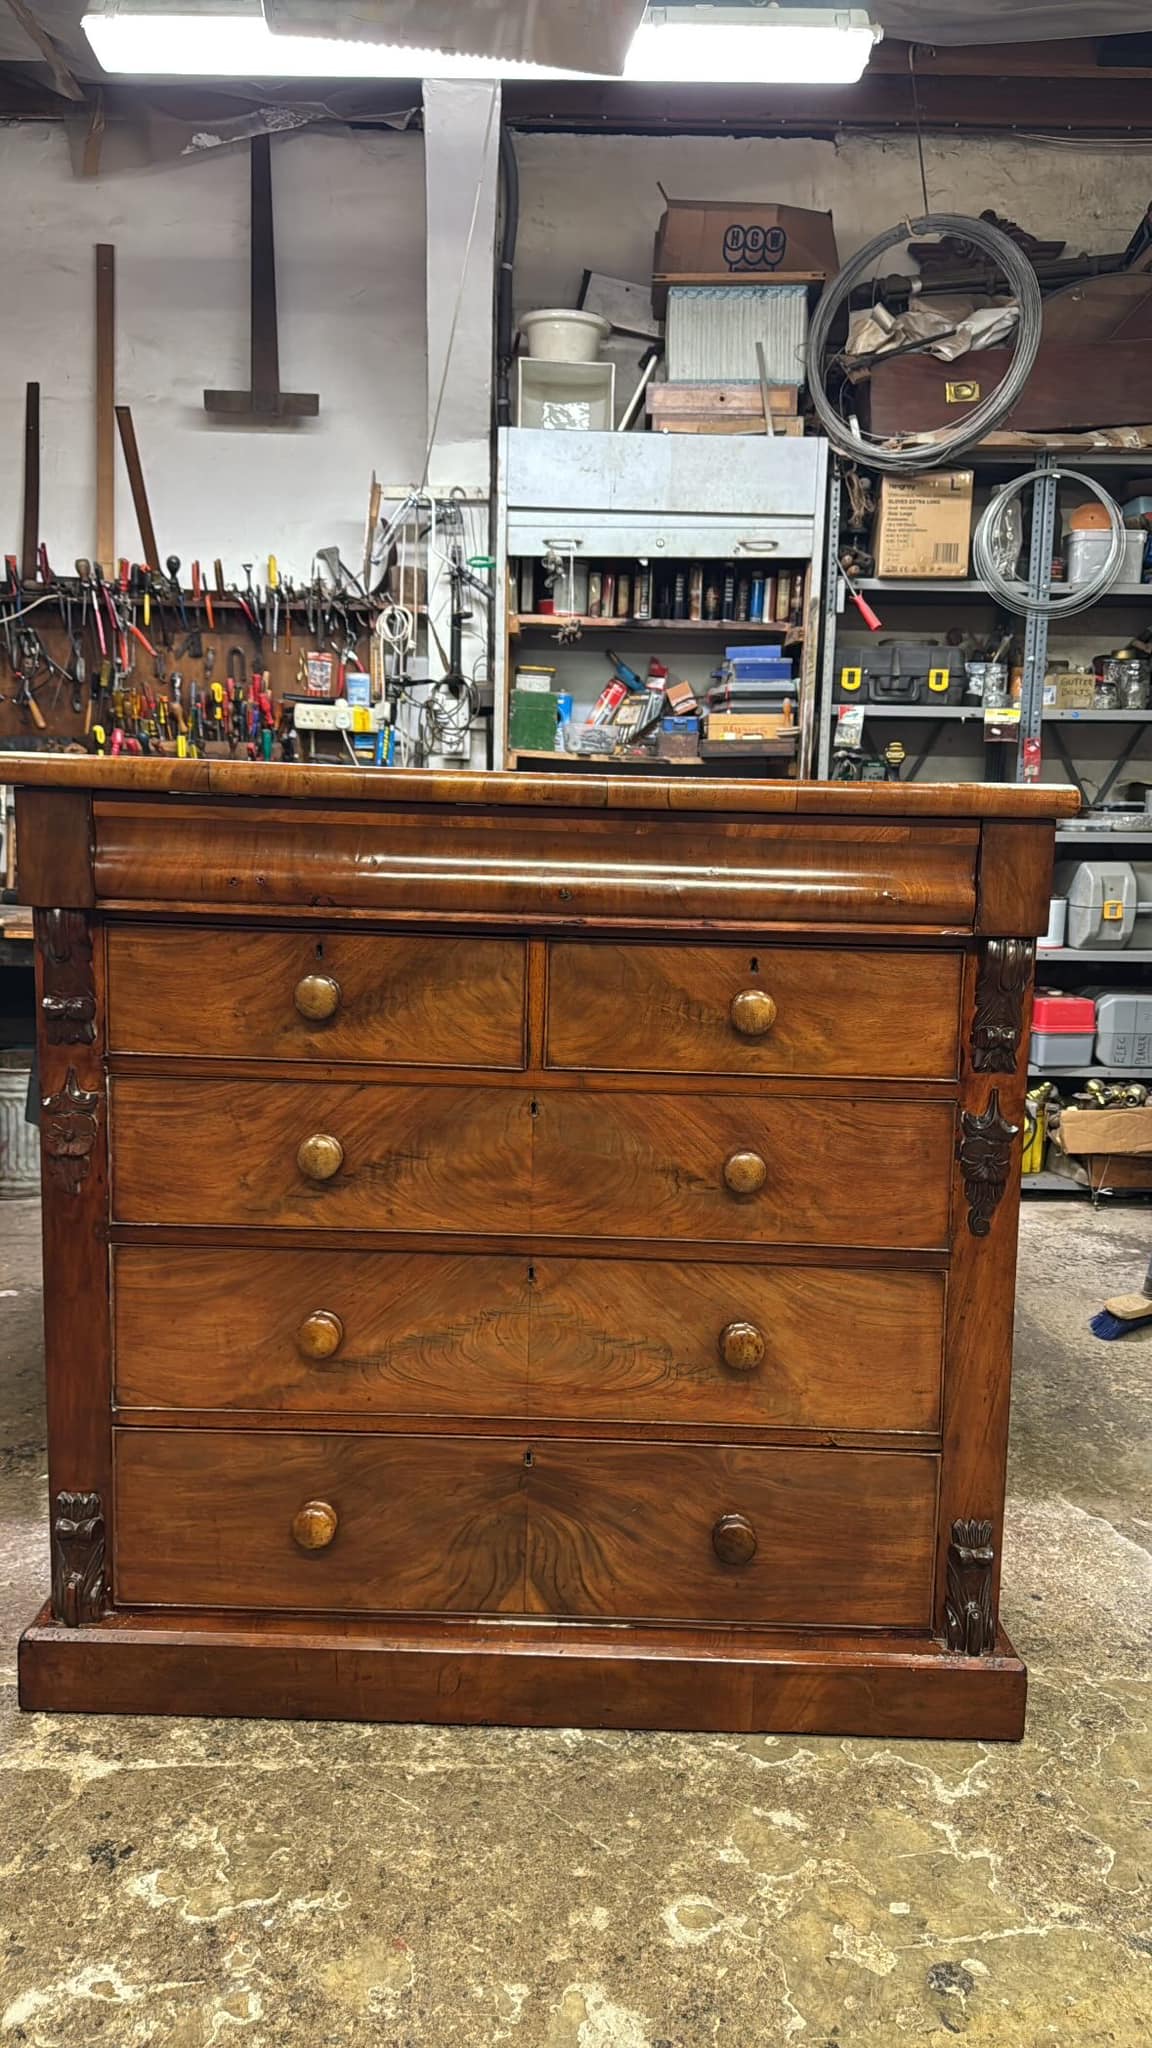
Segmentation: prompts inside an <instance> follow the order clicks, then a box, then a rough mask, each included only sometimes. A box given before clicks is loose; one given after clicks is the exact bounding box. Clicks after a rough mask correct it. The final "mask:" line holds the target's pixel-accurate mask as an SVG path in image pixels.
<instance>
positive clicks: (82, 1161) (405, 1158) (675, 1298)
mask: <svg viewBox="0 0 1152 2048" xmlns="http://www.w3.org/2000/svg"><path fill="white" fill-rule="evenodd" d="M5 773H6V775H8V776H10V778H11V779H12V780H14V781H15V782H16V783H17V784H18V785H20V788H19V796H18V813H17V836H18V849H19V861H20V886H21V893H22V896H23V898H24V900H26V901H29V902H31V903H32V904H33V905H34V907H35V914H36V928H37V977H38V983H37V990H38V1003H39V1069H40V1093H41V1142H42V1159H43V1178H44V1247H45V1320H46V1326H47V1347H48V1403H49V1437H50V1477H51V1517H52V1526H51V1545H52V1599H51V1603H50V1605H49V1607H47V1608H46V1609H45V1610H44V1612H43V1614H42V1615H41V1616H40V1617H39V1618H38V1619H37V1620H36V1621H35V1623H34V1624H33V1625H32V1627H31V1628H30V1629H29V1630H28V1631H27V1633H26V1634H25V1636H24V1639H23V1642H22V1645H21V1662H20V1671H21V1698H22V1701H23V1703H24V1705H25V1706H28V1707H35V1708H57V1709H69V1710H91V1711H100V1712H118V1711H123V1712H137V1713H138V1712H145V1713H154V1712H179V1713H204V1714H255V1715H301V1716H320V1717H323V1716H331V1717H346V1718H359V1719H373V1718H379V1719H386V1720H409V1719H411V1720H433V1721H436V1720H443V1721H474V1722H475V1721H479V1722H483V1721H504V1722H523V1723H535V1724H565V1723H570V1724H584V1725H593V1726H595V1725H600V1726H623V1727H627V1726H636V1727H668V1728H702V1729H732V1730H756V1729H761V1730H812V1731H823V1732H829V1733H833V1732H838V1733H879V1734H889V1735H924V1736H948V1735H962V1736H982V1737H995V1736H1016V1735H1019V1733H1020V1732H1021V1728H1022V1725H1023V1714H1024V1691H1025V1674H1024V1669H1023V1666H1022V1665H1021V1664H1020V1662H1019V1661H1018V1660H1017V1658H1016V1657H1015V1655H1014V1653H1013V1651H1012V1648H1011V1645H1010V1644H1009V1642H1008V1641H1007V1640H1006V1638H1005V1636H1004V1634H1003V1632H1002V1631H1001V1629H1000V1627H999V1624H998V1586H999V1576H1000V1564H1001V1553H1002V1548H1003V1501H1004V1455H1005V1439H1006V1433H1007V1423H1008V1394H1009V1374H1010V1358H1011V1343H1012V1298H1013V1281H1014V1262H1015V1241H1016V1228H1017V1210H1018V1200H1019V1163H1020V1149H1021V1142H1020V1127H1021V1124H1022V1122H1023V1104H1024V1092H1025V1073H1026V1058H1027V1042H1028V1022H1029V1010H1030V1003H1031V990H1032V971H1033V937H1034V934H1036V933H1037V932H1038V931H1040V930H1041V929H1043V928H1044V926H1045V925H1046V923H1047V919H1048V898H1049V892H1050V880H1051V866H1052V846H1053V819H1054V818H1055V817H1056V816H1057V815H1059V814H1064V813H1068V812H1071V811H1073V810H1074V809H1075V808H1076V798H1075V796H1074V795H1073V794H1072V792H1070V791H1065V790H1062V789H1047V788H1046V789H1030V790H1026V789H1020V788H1014V787H992V786H983V785H975V786H973V785H958V786H950V787H946V788H945V787H940V788H927V787H925V788H921V787H918V786H912V787H907V788H904V787H896V786H892V785H883V786H873V787H856V788H846V787H843V786H838V785H819V784H807V785H806V784H800V785H797V784H788V783H779V784H776V783H738V784H735V785H732V784H725V783H706V782H698V781H695V780H693V781H691V782H675V781H647V780H643V781H641V780H638V779H627V780H625V779H620V780H616V779H612V780H609V779H601V778H595V777H589V778H587V779H585V778H583V777H577V778H572V779H563V780H561V779H549V778H544V777H541V778H537V779H531V778H519V777H512V776H502V775H494V776H483V775H462V776H457V777H447V776H436V775H427V774H404V773H395V774H387V775H375V776H373V775H369V774H362V773H360V772H357V771H352V770H349V771H344V770H340V769H328V770H308V769H300V768H286V769H281V768H279V767H273V766H263V765H259V766H255V765H248V764H236V765H232V764H222V763H215V762H204V761H189V762H179V763H175V762H138V761H137V762H123V761H119V762H110V761H109V762H105V761H99V762H94V761H91V760H88V759H80V758H74V759H45V758H42V757H41V758H28V759H15V760H12V761H11V762H8V763H6V764H5Z"/></svg>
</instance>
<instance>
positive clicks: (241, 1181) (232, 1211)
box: [112, 1078, 533, 1235]
mask: <svg viewBox="0 0 1152 2048" xmlns="http://www.w3.org/2000/svg"><path fill="white" fill-rule="evenodd" d="M532 1123H533V1117H532V1098H531V1097H530V1096H529V1095H528V1094H526V1093H524V1092H522V1091H521V1090H519V1089H512V1088H447V1087H445V1088H421V1087H415V1088H382V1087H375V1086H372V1085H371V1084H365V1085H363V1086H360V1085H349V1084H347V1083H340V1082H316V1083H314V1082H309V1081H252V1082H239V1081H195V1082H186V1083H185V1084H184V1085H183V1087H177V1086H175V1085H174V1084H173V1083H172V1082H169V1081H141V1080H136V1079H124V1078H117V1079H116V1080H115V1081H114V1082H113V1086H112V1131H113V1144H112V1160H113V1167H112V1182H113V1187H112V1193H113V1213H114V1215H115V1216H116V1217H117V1218H118V1219H119V1220H120V1221H122V1222H126V1223H180V1222H187V1223H223V1224H249V1225H251V1226H253V1227H258V1226H267V1225H276V1224H283V1225H285V1226H292V1227H294V1228H295V1227H300V1226H306V1225H309V1224H311V1225H314V1226H316V1227H317V1228H319V1229H344V1228H347V1229H355V1230H407V1231H413V1230H448V1231H467V1232H475V1231H476V1230H477V1229H481V1228H482V1229H484V1230H485V1231H491V1232H492V1233H493V1234H495V1235H503V1234H506V1233H507V1232H516V1233H520V1232H523V1231H525V1230H527V1229H528V1226H529V1221H530V1214H531V1206H530V1192H531V1191H530V1184H529V1175H530V1165H531V1143H532ZM321 1139H323V1140H328V1141H331V1140H333V1139H334V1140H335V1141H336V1146H337V1147H338V1153H334V1152H332V1151H331V1150H330V1149H328V1148H327V1147H324V1148H322V1147H321V1146H320V1145H319V1144H318V1143H314V1142H313V1141H318V1140H321ZM302 1145H303V1146H305V1147H311V1151H310V1153H308V1154H307V1156H308V1157H309V1158H310V1160H311V1163H312V1166H313V1169H314V1170H315V1169H316V1168H320V1169H321V1170H327V1168H328V1166H330V1165H332V1164H334V1162H335V1159H336V1158H337V1157H338V1156H339V1157H340V1160H341V1163H340V1165H339V1167H338V1169H337V1170H336V1171H335V1172H334V1173H333V1174H332V1176H331V1178H329V1179H315V1178H310V1177H309V1175H308V1173H307V1171H305V1170H304V1168H303V1167H302V1166H301V1164H300V1147H301V1146H302Z"/></svg>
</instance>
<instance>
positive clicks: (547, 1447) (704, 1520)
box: [116, 1429, 937, 1628]
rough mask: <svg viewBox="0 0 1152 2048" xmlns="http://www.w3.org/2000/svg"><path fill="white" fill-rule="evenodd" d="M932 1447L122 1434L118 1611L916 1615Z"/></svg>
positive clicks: (858, 1622) (722, 1617)
mask: <svg viewBox="0 0 1152 2048" xmlns="http://www.w3.org/2000/svg"><path fill="white" fill-rule="evenodd" d="M936 1463H937V1461H936V1459H935V1458H932V1457H927V1456H923V1455H918V1454H912V1453H908V1452H860V1451H823V1450H815V1451H808V1450H783V1451H782V1450H743V1449H734V1448H732V1447H731V1446H722V1445H712V1444H702V1445H684V1444H621V1443H589V1442H587V1441H581V1442H568V1443H556V1442H551V1443H550V1442H547V1441H545V1442H543V1443H541V1442H537V1441H532V1440H529V1439H527V1438H523V1437H520V1438H486V1439H479V1440H477V1439H469V1438H466V1437H424V1438H421V1437H372V1436H365V1435H338V1434H312V1435H289V1434H281V1433H280V1432H269V1431H252V1432H248V1433H243V1432H235V1433H233V1432H229V1431H216V1430H213V1431H199V1432H192V1431H182V1430H152V1429H148V1430H120V1431H118V1432H117V1446H116V1530H117V1542H116V1558H117V1564H116V1598H117V1600H118V1601H119V1602H121V1603H124V1604H128V1605H141V1606H152V1605H163V1606H203V1607H240V1608H261V1609H272V1610H292V1609H298V1610H304V1611H311V1612H316V1611H331V1612H337V1613H339V1612H376V1613H397V1612H399V1613H418V1612H432V1613H435V1612H441V1613H443V1612H453V1613H477V1614H483V1613H497V1614H513V1613H531V1614H542V1615H543V1614H550V1615H580V1616H585V1617H588V1616H594V1615H604V1616H610V1617H612V1618H619V1619H627V1618H629V1617H635V1618H638V1619H653V1620H656V1619H666V1620H677V1621H679V1620H683V1621H692V1620H695V1621H703V1622H708V1621H716V1622H729V1621H759V1622H771V1623H780V1624H797V1625H804V1624H812V1625H815V1626H823V1627H840V1626H842V1627H892V1628H905V1627H906V1628H917V1627H925V1626H927V1625H928V1622H929V1618H930V1603H931V1592H932V1568H933V1538H934V1527H935V1513H936Z"/></svg>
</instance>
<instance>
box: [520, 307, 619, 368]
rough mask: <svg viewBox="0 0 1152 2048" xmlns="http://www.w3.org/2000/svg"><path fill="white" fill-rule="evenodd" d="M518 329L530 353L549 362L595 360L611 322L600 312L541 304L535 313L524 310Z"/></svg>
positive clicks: (605, 339) (590, 361) (586, 361)
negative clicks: (586, 311)
mask: <svg viewBox="0 0 1152 2048" xmlns="http://www.w3.org/2000/svg"><path fill="white" fill-rule="evenodd" d="M520 332H521V334H522V335H523V336H524V339H525V341H526V342H527V344H528V353H529V355H530V356H536V357H538V358H539V359H541V360H542V361H544V362H548V363H594V362H596V360H597V358H598V357H599V354H600V346H601V343H602V342H605V341H607V339H608V336H609V335H610V334H611V332H612V326H611V322H610V321H608V320H604V319H602V318H601V316H600V314H599V313H577V312H573V311H572V309H571V308H570V307H567V306H544V307H542V308H541V310H540V311H539V312H538V313H525V314H524V315H523V316H522V318H521V321H520Z"/></svg>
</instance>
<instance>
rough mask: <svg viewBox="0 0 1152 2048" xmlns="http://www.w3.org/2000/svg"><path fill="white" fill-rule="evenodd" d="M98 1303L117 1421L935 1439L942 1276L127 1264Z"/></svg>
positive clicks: (457, 1259)
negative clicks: (155, 1414)
mask: <svg viewBox="0 0 1152 2048" xmlns="http://www.w3.org/2000/svg"><path fill="white" fill-rule="evenodd" d="M113 1299H114V1309H115V1336H116V1347H115V1348H116V1398H117V1400H118V1402H119V1403H120V1404H121V1406H122V1407H123V1408H125V1409H130V1408H172V1409H188V1410H195V1409H207V1410H211V1409H253V1410H280V1411H287V1412H289V1413H292V1412H294V1413H298V1414H306V1413H326V1412H327V1413H330V1414H331V1413H344V1414H349V1415H351V1414H378V1415H379V1414H387V1415H390V1416H403V1417H411V1418H418V1417H420V1416H422V1415H423V1416H452V1415H458V1416H474V1417H479V1416H517V1417H528V1416H531V1417H535V1418H538V1419H542V1420H544V1419H548V1418H553V1419H557V1418H564V1419H572V1420H578V1421H579V1420H583V1421H596V1420H602V1421H605V1422H625V1421H627V1422H641V1423H671V1422H675V1423H682V1424H683V1423H687V1424H699V1425H712V1426H718V1427H724V1426H725V1425H731V1426H733V1427H735V1426H737V1425H740V1426H756V1425H759V1426H761V1427H764V1428H771V1427H777V1428H798V1429H817V1428H830V1429H841V1430H845V1431H848V1430H883V1431H897V1430H924V1431H933V1430H935V1429H936V1428H937V1427H938V1424H939V1404H940V1372H941V1351H942V1344H943V1320H944V1276H943V1274H942V1273H924V1272H911V1273H908V1272H896V1273H893V1272H879V1271H875V1270H869V1269H867V1268H853V1267H851V1266H845V1265H837V1266H836V1267H834V1268H830V1267H819V1266H788V1265H779V1266H772V1265H765V1264H747V1265H734V1264H732V1263H730V1262H728V1261H717V1262H710V1261H709V1260H707V1259H701V1258H699V1257H696V1258H693V1259H692V1261H691V1262H690V1263H688V1262H684V1263H676V1262H672V1261H669V1260H666V1259H647V1260H642V1259H632V1260H625V1259H608V1258H586V1259H564V1258H555V1257H551V1256H546V1257H543V1258H533V1259H531V1260H529V1259H527V1258H511V1257H507V1256H497V1255H492V1256H488V1255H486V1254H483V1253H449V1252H329V1251H322V1252H319V1251H310V1252H288V1251H267V1250H256V1249H254V1248H251V1249H247V1250H243V1251H239V1250H237V1251H227V1250H220V1251H216V1250H192V1249H189V1248H183V1247H175V1246H173V1247H165V1248H164V1249H155V1250H154V1249H152V1248H150V1247H143V1246H126V1247H123V1248H121V1249H120V1250H119V1251H117V1252H116V1253H115V1255H114V1265H113Z"/></svg>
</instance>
